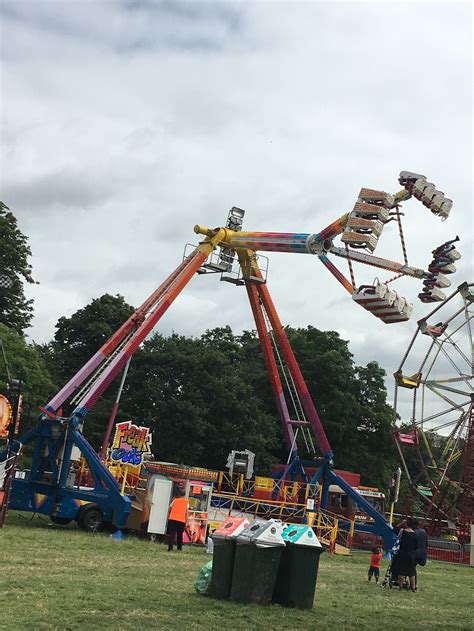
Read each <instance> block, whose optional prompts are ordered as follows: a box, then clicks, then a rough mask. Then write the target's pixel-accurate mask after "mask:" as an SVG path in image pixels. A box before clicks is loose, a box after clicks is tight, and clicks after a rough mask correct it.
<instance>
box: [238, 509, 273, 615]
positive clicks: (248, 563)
mask: <svg viewBox="0 0 474 631" xmlns="http://www.w3.org/2000/svg"><path fill="white" fill-rule="evenodd" d="M282 530H283V525H282V524H281V522H275V521H263V520H256V521H254V522H252V523H251V524H250V525H249V526H248V527H247V528H246V529H245V530H244V531H243V532H242V533H241V534H240V535H239V536H238V537H237V548H236V551H235V561H234V572H233V575H232V588H231V592H230V599H231V600H233V601H236V602H241V603H258V604H260V605H267V604H269V603H270V602H271V599H272V593H273V588H274V585H275V580H276V577H277V573H278V566H279V564H280V558H281V553H282V550H283V549H284V547H285V542H284V541H283V538H282V536H281V533H282Z"/></svg>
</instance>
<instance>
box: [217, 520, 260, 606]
mask: <svg viewBox="0 0 474 631" xmlns="http://www.w3.org/2000/svg"><path fill="white" fill-rule="evenodd" d="M249 523H250V522H249V520H248V519H246V518H245V517H228V518H227V519H226V520H225V522H224V523H223V524H222V526H220V528H218V529H217V530H215V531H214V532H213V534H212V535H211V539H212V542H213V544H214V550H213V553H212V578H211V584H210V586H209V596H211V598H220V599H228V598H229V596H230V588H231V585H232V574H233V572H234V559H235V538H236V537H237V536H238V535H240V533H241V532H242V531H243V530H245V528H247V526H248V525H249Z"/></svg>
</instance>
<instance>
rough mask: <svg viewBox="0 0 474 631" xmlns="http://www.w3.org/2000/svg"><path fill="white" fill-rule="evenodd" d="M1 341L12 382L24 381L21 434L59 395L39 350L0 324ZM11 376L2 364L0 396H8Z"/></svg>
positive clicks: (0, 365) (1, 362) (0, 369)
mask: <svg viewBox="0 0 474 631" xmlns="http://www.w3.org/2000/svg"><path fill="white" fill-rule="evenodd" d="M0 340H2V342H3V346H4V349H5V354H6V357H7V361H8V365H9V370H10V376H11V377H12V379H21V380H22V381H23V388H22V389H23V393H24V401H23V414H22V417H21V425H20V431H21V434H23V433H24V432H25V431H27V430H28V429H30V427H31V426H32V425H33V424H34V423H35V422H36V419H37V417H38V414H39V406H40V405H44V404H45V403H47V401H48V399H49V398H50V396H51V395H52V394H53V393H54V391H55V385H54V383H53V380H52V379H51V377H50V375H49V373H48V370H47V368H46V366H45V363H44V361H43V359H42V357H41V354H40V352H39V351H38V348H37V347H36V346H35V345H32V344H28V343H27V342H26V341H25V340H24V338H23V337H21V336H20V335H19V334H18V333H17V332H16V331H13V330H12V329H9V328H8V327H6V326H5V325H4V324H0ZM7 382H8V379H7V373H6V370H5V366H4V363H3V361H2V360H0V392H1V393H2V394H6V389H7Z"/></svg>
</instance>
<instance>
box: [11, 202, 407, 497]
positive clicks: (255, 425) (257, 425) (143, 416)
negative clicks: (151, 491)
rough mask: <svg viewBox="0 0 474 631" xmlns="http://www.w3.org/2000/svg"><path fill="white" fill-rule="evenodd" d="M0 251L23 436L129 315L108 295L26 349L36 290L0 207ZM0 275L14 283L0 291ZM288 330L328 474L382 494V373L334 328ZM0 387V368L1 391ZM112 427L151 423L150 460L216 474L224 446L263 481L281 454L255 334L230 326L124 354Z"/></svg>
mask: <svg viewBox="0 0 474 631" xmlns="http://www.w3.org/2000/svg"><path fill="white" fill-rule="evenodd" d="M0 245H1V249H0V261H1V263H2V268H1V273H0V339H1V340H2V341H3V344H4V347H5V350H6V353H7V356H8V359H9V362H10V369H11V372H12V373H13V374H14V375H15V376H16V377H21V378H22V379H23V380H24V382H25V406H24V415H23V427H22V431H26V430H27V429H28V428H29V427H31V426H32V425H33V424H34V423H35V421H36V418H37V414H38V406H39V405H44V404H45V403H46V402H47V401H48V400H49V398H50V397H51V396H52V395H53V394H54V393H55V392H56V391H57V390H58V389H59V388H60V387H61V386H62V385H63V384H64V383H65V382H66V381H67V380H68V379H69V378H70V377H72V376H73V375H74V374H75V372H76V371H77V370H78V369H79V368H80V367H81V366H82V365H83V364H84V363H85V362H86V361H87V360H88V359H89V358H90V357H91V356H92V354H93V353H95V351H96V350H97V349H98V348H99V347H100V346H101V345H102V344H103V343H104V341H105V340H107V339H108V337H109V336H110V335H111V334H112V333H113V332H114V331H115V330H116V329H117V328H118V327H119V326H120V325H121V324H122V322H123V321H124V320H125V319H126V318H128V317H129V315H130V314H131V313H132V312H133V310H134V309H133V307H132V306H131V305H129V304H127V302H126V301H125V299H124V298H123V297H122V296H118V295H117V296H112V295H109V294H105V295H103V296H100V297H98V298H96V299H94V300H92V301H91V302H90V303H89V304H88V305H86V306H84V308H82V309H79V310H78V311H77V312H76V313H74V314H73V315H72V316H70V317H61V318H60V319H59V320H58V322H57V325H56V330H55V333H54V338H53V339H52V340H51V341H50V342H49V343H47V344H42V345H38V344H35V343H33V342H29V341H28V340H27V338H26V337H25V330H26V329H27V328H28V326H29V324H30V322H31V317H32V314H33V306H32V304H31V301H28V300H26V298H25V296H24V291H23V283H24V282H34V281H33V279H32V276H31V267H30V266H29V263H28V258H29V256H30V255H31V252H30V251H29V248H28V245H27V239H26V237H25V236H24V235H23V234H22V233H21V231H20V230H19V228H18V226H17V223H16V219H15V217H14V216H13V214H12V213H11V212H9V210H8V209H6V207H5V206H2V207H0ZM17 249H19V250H20V253H16V250H17ZM4 277H7V278H9V279H13V280H14V282H9V283H4V284H3V285H2V281H1V279H2V278H4ZM6 285H8V286H6ZM12 293H14V294H15V295H14V296H12ZM286 332H287V335H288V338H289V340H290V343H291V344H292V346H293V349H294V352H295V355H296V358H297V360H298V362H299V364H300V367H301V370H302V373H303V375H304V377H305V380H306V382H307V385H308V388H309V391H310V394H311V396H312V398H313V400H314V402H315V404H316V407H317V409H318V413H319V416H320V418H321V421H322V423H323V425H324V428H325V431H326V433H327V435H328V438H329V442H330V443H331V446H332V448H333V451H334V453H335V462H336V467H337V468H341V469H348V470H352V471H357V472H360V473H361V476H362V483H364V484H367V485H376V486H380V487H384V486H386V485H387V483H388V481H389V480H390V478H391V475H392V472H393V470H394V469H395V468H396V467H397V460H396V455H395V452H394V449H393V446H392V441H391V438H390V426H391V415H392V410H391V407H390V405H388V404H387V401H386V398H387V393H386V389H385V384H384V376H385V373H384V371H383V369H382V368H381V367H380V366H379V365H378V364H377V362H375V361H372V362H369V363H368V364H367V365H366V366H357V365H356V364H355V363H354V360H353V356H352V354H351V353H350V350H349V343H348V342H347V341H346V340H343V339H341V337H340V336H339V334H338V333H337V332H335V331H320V330H318V329H316V328H314V327H312V326H308V327H304V328H297V329H294V328H291V327H288V328H287V329H286ZM118 379H119V378H117V379H116V381H115V382H114V383H112V385H111V386H110V388H109V390H108V391H107V392H106V393H105V394H104V395H103V396H102V398H101V399H100V400H99V402H98V403H97V404H96V406H95V408H94V409H93V410H92V411H91V413H90V414H89V417H87V418H86V421H85V424H84V434H85V436H86V437H87V439H88V440H89V441H90V442H91V444H92V445H93V446H94V447H95V448H96V449H98V448H99V447H100V444H101V441H102V437H103V434H104V431H105V427H106V425H107V422H108V418H109V415H110V412H111V408H112V405H113V401H114V398H115V394H116V391H117V388H118ZM4 387H5V370H4V368H3V366H2V367H1V368H0V391H1V390H4ZM117 420H132V421H133V422H136V423H138V424H143V425H147V426H149V427H150V429H151V430H152V432H153V440H154V445H153V453H154V456H155V457H156V458H157V459H159V460H165V461H170V462H178V463H185V464H190V465H195V466H203V467H209V468H215V469H222V468H224V467H225V463H226V459H227V454H228V453H229V451H230V450H232V449H239V450H240V449H250V450H251V451H254V452H255V453H256V471H257V473H260V474H262V475H265V474H268V473H269V472H270V469H271V466H272V465H273V464H275V463H277V462H285V461H286V459H287V456H288V454H287V453H286V452H285V449H284V440H283V436H282V432H281V428H280V423H279V420H278V417H277V413H276V409H275V405H274V401H273V397H272V393H271V389H270V385H269V382H268V378H267V374H266V370H265V366H264V363H263V357H262V354H261V351H260V345H259V341H258V336H257V334H256V332H255V331H244V332H243V333H239V334H236V333H234V332H233V331H232V330H231V329H230V327H228V326H227V327H220V328H216V329H212V330H208V331H206V332H204V333H203V334H202V335H201V336H199V337H187V336H182V335H179V334H177V333H174V334H172V335H170V336H163V335H161V334H160V333H155V334H154V335H153V336H152V337H150V338H149V339H148V340H146V341H145V343H144V344H143V345H142V347H141V348H140V349H138V351H137V352H136V353H135V355H134V356H133V359H132V363H131V367H130V371H129V375H128V378H127V381H126V383H125V388H124V391H123V395H122V399H121V405H120V411H119V414H118V417H117ZM304 455H305V454H304V453H302V456H304Z"/></svg>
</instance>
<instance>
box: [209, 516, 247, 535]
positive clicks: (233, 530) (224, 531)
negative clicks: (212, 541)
mask: <svg viewBox="0 0 474 631" xmlns="http://www.w3.org/2000/svg"><path fill="white" fill-rule="evenodd" d="M249 524H250V522H249V520H248V519H247V518H246V517H227V519H226V520H225V521H224V522H223V523H222V524H221V525H220V526H219V528H217V529H216V530H214V532H213V533H212V535H211V536H212V537H218V538H222V537H237V536H238V535H240V533H241V532H242V531H243V530H245V529H246V528H247V526H248V525H249Z"/></svg>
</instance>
